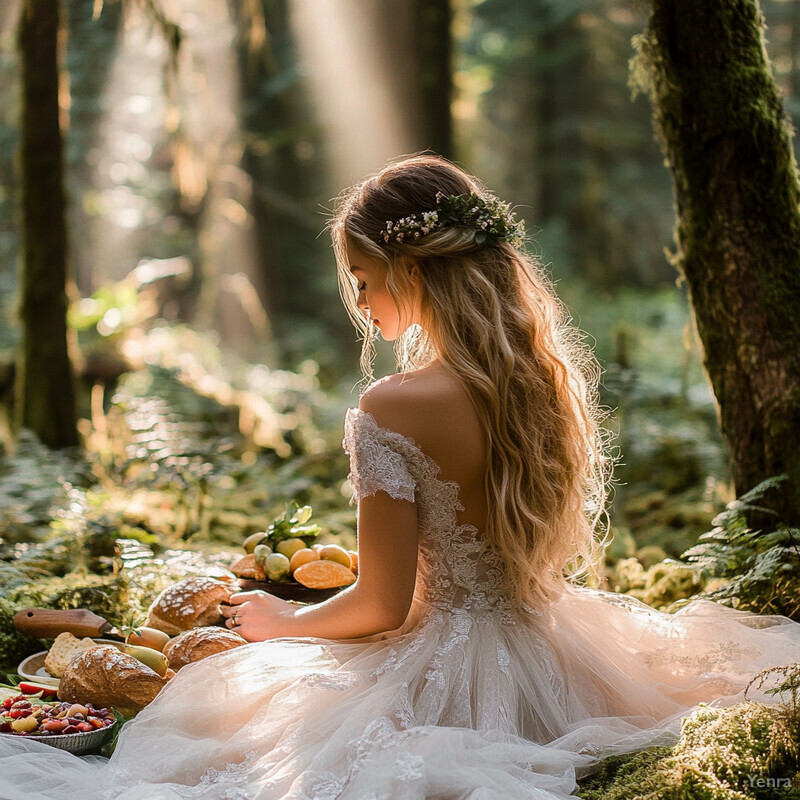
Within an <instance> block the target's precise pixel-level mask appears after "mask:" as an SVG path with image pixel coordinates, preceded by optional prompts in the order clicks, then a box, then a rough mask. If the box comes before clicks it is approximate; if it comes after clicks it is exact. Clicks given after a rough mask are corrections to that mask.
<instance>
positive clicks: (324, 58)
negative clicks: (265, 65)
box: [290, 0, 413, 188]
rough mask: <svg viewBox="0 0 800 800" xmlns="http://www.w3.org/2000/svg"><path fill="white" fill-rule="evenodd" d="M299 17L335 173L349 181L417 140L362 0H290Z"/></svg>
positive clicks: (295, 23) (338, 180)
mask: <svg viewBox="0 0 800 800" xmlns="http://www.w3.org/2000/svg"><path fill="white" fill-rule="evenodd" d="M290 9H291V21H292V29H293V31H294V35H295V37H296V39H297V46H298V48H299V49H300V53H301V57H302V59H303V62H304V64H305V69H306V72H307V76H308V80H309V85H310V87H311V91H312V92H313V95H314V100H315V105H316V107H317V109H318V113H319V116H320V119H321V121H322V123H323V124H324V125H325V126H326V128H327V131H328V137H329V144H328V146H329V148H330V161H331V174H332V179H333V182H334V184H335V185H336V186H338V187H340V188H341V187H344V186H346V185H347V184H349V183H352V182H353V181H355V180H357V179H358V178H360V177H361V176H362V175H365V174H367V173H369V172H372V171H374V170H376V169H378V167H380V166H381V165H382V164H383V163H384V162H385V161H386V160H387V159H389V158H393V157H395V156H398V155H400V154H402V153H405V152H407V151H408V150H409V148H410V147H411V146H412V145H411V142H412V141H413V138H412V129H411V127H410V122H409V115H408V110H407V109H404V108H403V107H402V105H400V104H399V103H398V102H397V98H396V97H395V96H394V95H393V93H392V90H391V87H392V80H391V79H390V77H389V73H390V71H391V70H393V69H395V68H396V67H395V66H394V65H393V64H391V63H387V61H386V58H385V54H383V53H382V52H381V51H380V50H379V45H378V41H379V39H377V38H376V37H375V36H374V35H373V34H372V33H371V31H370V30H368V29H367V28H366V25H365V21H366V20H367V19H368V18H369V16H368V15H367V14H366V13H365V11H366V9H365V6H364V4H363V3H361V2H358V0H342V2H339V3H331V2H329V1H328V0H290Z"/></svg>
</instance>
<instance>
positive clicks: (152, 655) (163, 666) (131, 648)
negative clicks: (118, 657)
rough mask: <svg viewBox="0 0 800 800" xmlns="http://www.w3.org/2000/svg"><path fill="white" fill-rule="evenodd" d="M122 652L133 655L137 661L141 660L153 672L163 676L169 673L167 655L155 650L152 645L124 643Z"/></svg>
mask: <svg viewBox="0 0 800 800" xmlns="http://www.w3.org/2000/svg"><path fill="white" fill-rule="evenodd" d="M122 652H123V653H127V654H128V655H129V656H133V657H134V658H135V659H136V660H137V661H141V662H142V664H144V665H145V666H148V667H150V669H151V670H153V672H155V673H157V674H158V675H160V676H161V677H162V678H163V677H164V676H165V675H166V674H167V668H168V667H169V661H167V657H166V656H165V655H164V654H163V653H160V652H159V651H158V650H153V649H152V648H150V647H139V645H137V644H126V645H123V647H122Z"/></svg>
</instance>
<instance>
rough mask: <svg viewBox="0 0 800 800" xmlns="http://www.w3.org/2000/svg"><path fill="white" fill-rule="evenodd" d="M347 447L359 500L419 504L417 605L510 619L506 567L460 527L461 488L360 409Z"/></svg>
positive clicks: (349, 422) (470, 529)
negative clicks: (382, 497) (385, 498)
mask: <svg viewBox="0 0 800 800" xmlns="http://www.w3.org/2000/svg"><path fill="white" fill-rule="evenodd" d="M343 445H344V449H345V450H346V452H347V453H348V454H349V456H350V475H349V478H350V483H351V484H352V486H353V496H354V497H355V499H356V500H357V501H358V500H361V499H362V498H364V497H369V496H371V495H374V494H376V493H377V492H379V491H384V492H386V493H387V494H389V495H390V496H391V497H394V498H397V499H402V500H408V501H411V502H415V503H416V504H417V519H418V524H419V537H420V544H419V556H418V561H417V588H416V592H415V599H416V600H421V601H423V602H425V603H427V604H429V605H431V606H435V607H437V608H439V609H443V610H447V611H454V610H463V611H469V612H473V613H475V612H483V611H501V612H504V613H507V612H508V610H509V604H508V602H507V600H506V597H505V587H506V581H505V572H504V569H503V562H502V560H501V559H500V558H499V557H498V555H497V554H496V553H495V552H494V551H492V550H491V548H489V547H488V546H487V544H486V543H485V542H483V541H482V540H481V538H480V535H479V532H478V530H477V529H476V528H475V526H474V525H469V524H461V525H460V524H459V523H458V512H459V511H463V510H464V506H463V505H462V503H461V500H460V498H459V489H460V487H459V485H458V483H456V482H455V481H442V480H440V479H439V473H440V471H441V468H440V467H439V465H438V464H437V463H436V462H435V461H434V460H433V459H432V458H431V457H430V456H428V455H426V454H425V453H424V452H423V451H422V449H421V448H420V446H419V445H418V444H417V443H416V442H415V441H414V440H413V439H410V438H409V437H407V436H403V435H402V434H400V433H397V432H396V431H391V430H388V429H387V428H382V427H380V426H379V425H378V423H377V422H376V421H375V418H374V417H373V416H372V414H370V413H369V412H367V411H362V410H361V409H358V408H350V409H348V411H347V414H346V417H345V436H344V441H343Z"/></svg>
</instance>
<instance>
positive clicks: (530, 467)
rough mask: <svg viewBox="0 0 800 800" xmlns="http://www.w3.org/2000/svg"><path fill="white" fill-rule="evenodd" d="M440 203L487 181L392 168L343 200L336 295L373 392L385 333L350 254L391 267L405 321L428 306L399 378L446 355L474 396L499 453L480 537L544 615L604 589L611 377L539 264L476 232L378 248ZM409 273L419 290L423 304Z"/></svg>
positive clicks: (437, 166) (410, 338) (403, 340)
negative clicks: (585, 591) (368, 314)
mask: <svg viewBox="0 0 800 800" xmlns="http://www.w3.org/2000/svg"><path fill="white" fill-rule="evenodd" d="M437 192H442V193H444V194H445V195H466V194H470V193H471V192H476V193H478V194H479V195H483V196H486V194H487V193H486V190H485V189H484V187H483V186H482V184H481V183H480V182H479V181H478V180H477V179H476V178H474V177H472V176H471V175H469V174H467V173H466V172H464V171H463V170H462V169H460V168H459V167H457V166H456V165H454V164H452V163H450V162H449V161H447V160H445V159H443V158H440V157H437V156H430V155H416V156H411V157H407V158H403V159H401V160H398V161H395V162H392V163H389V164H388V165H387V166H386V167H384V168H383V169H382V170H381V171H380V172H378V173H376V174H375V175H373V176H370V177H369V178H367V179H366V180H364V181H363V182H360V183H358V184H356V185H354V186H352V187H351V188H349V189H347V190H345V191H344V192H343V193H342V194H341V195H340V197H339V199H338V202H337V205H336V208H335V211H334V215H333V217H332V219H331V220H330V223H329V227H330V230H331V236H332V239H333V247H334V251H335V254H336V261H337V267H338V277H339V288H340V292H341V295H342V299H343V301H344V304H345V307H346V308H347V311H348V313H349V315H350V317H351V319H352V320H353V323H354V324H355V326H356V327H357V329H358V330H360V331H361V333H362V334H363V348H362V357H361V364H362V371H363V372H364V375H365V380H366V381H367V382H369V381H370V380H371V379H372V374H371V365H372V361H373V354H374V345H373V342H374V339H375V337H376V333H375V330H374V327H373V326H372V324H371V322H370V320H369V319H368V318H365V317H364V315H363V314H362V313H361V311H360V310H359V308H358V305H357V300H358V289H357V282H356V280H355V278H354V277H353V275H352V273H351V272H350V264H349V261H348V256H347V250H348V244H349V245H350V247H351V248H353V249H355V250H356V251H357V252H360V253H362V254H363V255H366V256H369V257H372V258H375V259H379V260H380V261H381V262H383V263H384V264H385V265H386V269H387V276H386V286H387V289H388V291H389V293H390V295H391V296H392V298H393V299H394V301H395V303H396V304H397V306H398V309H399V310H400V312H401V314H402V313H404V310H409V309H410V306H411V303H412V300H413V299H414V298H415V297H418V299H419V303H420V308H421V316H420V325H413V326H411V327H410V328H409V329H408V330H407V331H406V332H405V333H404V334H402V335H401V336H400V337H398V339H397V340H395V343H394V349H395V356H396V358H397V364H398V371H400V372H408V371H412V370H415V369H419V368H421V367H423V366H425V365H426V364H428V363H430V362H431V361H432V360H433V359H435V358H437V357H438V359H439V361H440V363H441V364H442V365H443V366H444V367H445V368H446V369H447V370H448V371H449V372H450V373H451V374H452V375H453V376H455V377H456V378H457V379H458V380H459V381H460V383H461V384H462V385H463V386H464V388H465V390H466V391H467V392H468V394H469V396H470V398H471V400H472V402H473V405H474V407H475V410H476V412H477V414H478V416H479V418H480V421H481V423H482V426H483V429H484V432H485V436H486V442H487V452H488V469H487V472H486V479H485V489H486V493H487V495H486V496H487V497H488V498H491V499H492V500H491V502H490V503H489V514H488V519H487V524H486V529H485V531H484V532H483V534H482V535H483V538H484V539H485V541H486V542H487V543H488V544H489V546H490V547H492V549H493V550H494V551H495V552H497V553H498V554H499V555H500V556H501V558H502V559H503V560H504V563H505V564H506V565H507V570H508V573H507V576H508V578H509V581H508V584H509V591H510V593H511V599H512V600H513V601H515V604H516V605H517V606H518V607H524V606H528V607H532V608H537V607H541V606H543V605H545V604H547V603H548V602H550V601H552V600H554V599H556V598H557V597H558V596H559V595H560V593H561V591H562V590H563V588H564V585H565V579H567V580H569V581H572V582H577V581H579V580H581V581H582V580H585V579H586V577H587V576H589V575H591V576H593V578H594V580H595V581H597V582H599V581H600V569H599V565H600V564H601V562H602V554H603V546H604V545H605V543H606V540H607V531H608V526H607V515H606V513H605V506H606V501H607V493H608V486H609V482H610V475H611V467H612V463H613V460H612V459H611V457H610V456H609V454H608V448H607V444H608V441H609V437H610V434H609V432H608V431H606V430H605V429H604V428H602V426H601V420H602V417H603V414H602V413H601V409H600V406H599V404H598V393H597V386H598V381H599V376H600V369H599V365H598V363H597V361H596V359H595V358H594V355H593V353H592V351H591V349H590V348H589V347H588V346H587V345H586V343H585V340H584V336H583V334H582V333H581V332H580V331H579V330H578V329H577V328H576V327H574V326H573V325H572V322H571V319H570V317H569V314H568V313H567V312H566V309H565V308H564V306H563V305H562V304H561V302H560V301H559V299H558V298H557V297H556V294H555V291H554V289H553V286H552V283H551V281H550V280H549V278H548V277H547V275H546V273H545V270H544V268H543V265H542V264H541V262H540V261H539V259H537V258H534V257H532V256H530V255H528V254H526V253H524V252H522V251H520V250H518V249H516V248H515V247H513V246H511V245H510V244H508V243H505V242H492V243H477V242H476V241H475V233H476V232H475V231H474V230H468V229H466V228H460V227H449V228H443V229H441V230H436V231H433V232H431V233H428V234H427V235H425V236H423V237H421V238H420V239H418V240H411V241H406V242H400V243H397V242H393V243H391V244H379V240H380V232H381V231H382V230H383V229H384V226H385V225H386V222H387V220H398V219H401V218H404V217H408V216H410V215H412V214H419V213H421V212H423V211H430V210H433V209H435V208H436V194H437ZM412 264H416V265H417V266H418V268H419V274H420V276H421V279H422V280H421V286H419V284H417V286H418V288H417V289H416V291H417V292H418V294H417V295H415V294H414V291H415V289H414V287H413V286H412V284H411V282H410V281H409V268H410V266H411V265H412ZM602 528H605V530H606V537H604V538H601V536H600V533H601V529H602Z"/></svg>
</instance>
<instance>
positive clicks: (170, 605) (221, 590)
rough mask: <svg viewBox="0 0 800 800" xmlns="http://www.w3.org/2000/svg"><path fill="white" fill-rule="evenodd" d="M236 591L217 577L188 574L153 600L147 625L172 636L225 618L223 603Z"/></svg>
mask: <svg viewBox="0 0 800 800" xmlns="http://www.w3.org/2000/svg"><path fill="white" fill-rule="evenodd" d="M235 591H236V589H234V588H233V587H232V586H231V585H230V584H228V583H224V582H223V581H218V580H216V579H215V578H204V577H199V578H186V579H185V580H182V581H178V583H175V584H173V585H172V586H168V587H167V588H166V589H164V591H163V592H161V594H160V595H159V596H158V597H157V598H156V599H155V600H154V601H153V604H152V605H151V606H150V609H149V610H148V614H147V622H146V623H145V625H147V626H148V627H150V628H158V630H160V631H164V633H168V634H169V635H170V636H175V635H176V634H178V633H181V632H182V631H188V630H191V629H192V628H201V627H203V626H204V625H214V624H216V623H217V622H219V621H220V620H221V619H222V616H221V614H220V613H219V604H220V603H222V602H228V600H229V599H230V596H231V595H232V594H233V593H234V592H235Z"/></svg>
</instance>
